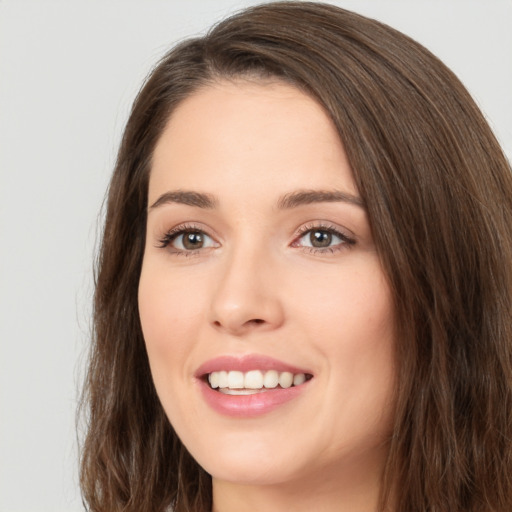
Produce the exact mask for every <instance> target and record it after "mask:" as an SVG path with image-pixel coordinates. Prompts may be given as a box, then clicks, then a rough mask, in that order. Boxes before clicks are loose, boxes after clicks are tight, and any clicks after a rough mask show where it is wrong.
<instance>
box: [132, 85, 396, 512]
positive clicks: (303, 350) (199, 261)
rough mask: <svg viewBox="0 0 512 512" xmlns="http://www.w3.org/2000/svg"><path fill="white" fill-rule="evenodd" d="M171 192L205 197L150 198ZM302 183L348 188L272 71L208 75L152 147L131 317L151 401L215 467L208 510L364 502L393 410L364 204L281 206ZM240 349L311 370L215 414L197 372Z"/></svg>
mask: <svg viewBox="0 0 512 512" xmlns="http://www.w3.org/2000/svg"><path fill="white" fill-rule="evenodd" d="M176 190H187V191H195V192H200V193H207V194H210V195H212V196H214V197H215V201H216V206H215V207H214V208H201V207H198V206H191V205H186V204H180V203H176V202H170V201H169V202H163V203H161V204H159V205H157V206H153V207H152V205H154V204H155V203H156V202H157V201H158V199H159V198H160V197H161V196H162V195H163V194H165V193H167V192H169V191H176ZM303 190H322V191H338V192H340V191H341V192H343V193H345V194H347V195H351V196H354V197H356V198H357V195H358V192H357V189H356V187H355V184H354V180H353V175H352V171H351V169H350V166H349V164H348V161H347V158H346V155H345V152H344V149H343V146H342V144H341V142H340V140H339V138H338V135H337V133H336V131H335V128H334V126H333V125H332V123H331V121H330V120H329V118H328V117H327V115H326V114H325V112H324V111H323V110H322V108H321V107H320V106H319V105H318V104H317V103H316V102H315V101H314V100H312V99H311V98H310V97H308V96H307V95H305V94H303V93H302V92H301V91H299V90H298V89H296V88H294V87H292V86H289V85H286V84H283V83H279V82H255V81H241V80H240V81H236V82H220V83H215V84H212V85H209V86H205V87H204V88H202V89H200V90H199V91H197V92H195V93H194V94H193V95H191V96H190V97H189V98H187V99H186V100H184V101H183V102H182V103H181V104H180V105H179V106H178V107H177V109H176V110H175V111H174V113H173V114H172V116H171V118H170V120H169V122H168V125H167V126H166V128H165V130H164V132H163V134H162V136H161V138H160V139H159V141H158V144H157V146H156V148H155V153H154V158H153V165H152V169H151V176H150V182H149V197H148V200H149V202H148V204H149V205H150V207H149V209H148V222H147V237H146V238H147V242H146V247H145V254H144V261H143V268H142V273H141V278H140V286H139V308H140V317H141V323H142V328H143V333H144V337H145V341H146V346H147V351H148V356H149V361H150V365H151V371H152V375H153V379H154V383H155V386H156V389H157V392H158V395H159V397H160V400H161V402H162V404H163V407H164V409H165V411H166V414H167V416H168V417H169V420H170V422H171V423H172V425H173V426H174V428H175V430H176V432H177V433H178V435H179V436H180V438H181V440H182V442H183V443H184V444H185V446H186V447H187V449H188V450H189V451H190V452H191V454H192V455H193V456H194V458H195V459H196V460H197V461H198V462H199V464H201V465H202V466H203V467H204V468H205V469H206V471H208V472H209V473H210V474H211V475H212V478H213V492H214V510H215V511H218V512H229V511H230V510H237V511H244V510H266V511H274V510H275V511H277V510H294V511H297V510H317V511H330V510H333V511H334V510H336V511H340V510H347V511H348V510H350V511H351V512H357V511H363V510H364V511H365V512H368V511H372V510H376V507H377V501H378V492H379V479H380V476H381V474H382V470H383V465H384V463H385V460H386V456H387V452H388V443H387V440H388V439H389V436H390V434H391V430H392V427H391V425H392V419H393V408H394V401H393V390H394V383H395V365H394V359H395V357H394V348H395V342H394V340H395V336H394V322H393V305H392V301H391V295H390V290H389V288H388V285H387V282H386V279H385V276H384V274H383V271H382V268H381V265H380V261H379V258H378V255H377V252H376V250H375V246H374V243H373V240H372V233H371V230H370V226H369V223H368V219H367V215H366V212H365V209H364V207H362V206H361V205H358V204H354V203H351V202H347V201H320V202H318V201H316V202H313V203H310V204H301V205H298V206H295V207H291V208H279V207H278V202H279V198H282V196H283V195H286V194H290V193H293V192H296V191H303ZM183 225H185V228H189V229H190V228H191V226H192V227H193V229H195V230H201V232H204V233H205V235H203V240H204V245H203V247H202V248H199V249H195V250H186V249H185V250H184V249H183V246H182V245H180V244H181V242H182V240H183V238H182V237H180V236H179V235H173V236H175V238H174V239H173V240H172V241H171V243H169V244H167V245H166V246H165V247H163V245H165V236H166V234H167V233H168V232H169V231H171V230H173V229H174V228H176V227H179V226H183ZM326 227H328V228H329V229H336V230H337V231H338V232H339V233H340V234H341V235H342V236H340V237H336V236H334V237H333V238H332V239H331V241H330V242H329V244H330V245H329V246H328V247H327V248H325V247H324V248H321V249H320V250H319V248H315V247H311V245H312V243H313V242H311V239H310V237H309V235H310V233H311V231H309V232H306V231H307V230H308V229H309V230H313V231H315V228H316V229H317V231H318V229H320V228H324V230H323V231H321V232H320V235H322V236H324V237H325V235H326V232H325V228H326ZM300 230H302V231H300ZM344 237H346V239H350V240H351V242H347V241H345V240H346V239H345V238H344ZM171 238H172V237H171V236H168V237H167V242H169V240H170V239H171ZM245 354H263V355H267V356H270V357H273V358H276V359H279V360H281V361H284V362H286V363H288V364H291V365H294V366H297V367H299V368H305V369H307V370H308V372H310V373H311V374H312V375H313V379H312V380H311V381H309V382H308V384H307V388H305V391H304V392H302V393H301V394H300V395H299V396H298V397H296V398H294V399H293V400H291V401H290V402H287V403H285V404H283V405H281V406H279V407H278V408H277V409H275V410H273V411H272V412H269V413H267V414H263V415H260V416H257V417H251V418H233V417H227V416H225V415H222V414H220V413H218V412H217V411H214V410H213V409H212V408H211V407H210V406H209V405H208V404H207V403H206V402H205V400H204V399H203V397H202V394H201V393H200V392H199V387H200V386H199V385H198V380H197V378H196V377H195V376H194V373H195V372H196V371H197V369H198V367H199V366H200V365H202V364H203V363H205V362H206V361H208V360H210V359H212V358H215V357H218V356H224V355H234V356H240V355H245Z"/></svg>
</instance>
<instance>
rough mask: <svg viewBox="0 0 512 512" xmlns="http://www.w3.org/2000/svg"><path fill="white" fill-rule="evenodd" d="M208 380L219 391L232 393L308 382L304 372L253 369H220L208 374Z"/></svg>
mask: <svg viewBox="0 0 512 512" xmlns="http://www.w3.org/2000/svg"><path fill="white" fill-rule="evenodd" d="M208 382H209V383H210V386H211V387H212V388H213V389H217V388H219V391H222V392H223V393H226V394H230V395H250V394H253V393H256V392H258V391H257V390H262V389H263V388H266V389H274V388H277V387H278V386H281V388H285V389H286V388H289V387H291V386H300V385H301V384H304V382H306V375H305V374H304V373H296V374H295V375H294V374H293V373H291V372H277V371H275V370H268V371H267V372H262V371H261V370H251V371H249V372H246V373H243V372H239V371H230V372H227V371H220V372H212V373H210V374H209V375H208Z"/></svg>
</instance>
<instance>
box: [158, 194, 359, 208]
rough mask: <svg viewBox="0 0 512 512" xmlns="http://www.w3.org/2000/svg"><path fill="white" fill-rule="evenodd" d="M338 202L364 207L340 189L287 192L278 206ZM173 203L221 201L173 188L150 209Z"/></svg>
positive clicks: (207, 204) (205, 205)
mask: <svg viewBox="0 0 512 512" xmlns="http://www.w3.org/2000/svg"><path fill="white" fill-rule="evenodd" d="M338 202H342V203H348V204H351V205H354V206H359V207H360V208H364V203H363V200H362V199H361V198H360V197H358V196H355V195H353V194H349V193H347V192H342V191H340V190H297V191H295V192H290V193H289V194H285V195H283V196H281V197H280V198H279V200H278V201H277V208H278V209H279V210H289V209H291V208H296V207H298V206H303V205H307V204H314V203H338ZM172 203H177V204H185V205H188V206H195V207H197V208H203V209H206V210H212V209H215V208H216V207H217V206H218V203H219V202H218V200H217V198H216V197H215V196H213V195H211V194H205V193H203V192H194V191H190V190H173V191H169V192H166V193H165V194H162V195H161V196H160V197H159V198H158V199H157V200H156V201H155V202H154V203H153V204H152V205H151V206H150V209H153V208H157V207H159V206H162V205H164V204H172Z"/></svg>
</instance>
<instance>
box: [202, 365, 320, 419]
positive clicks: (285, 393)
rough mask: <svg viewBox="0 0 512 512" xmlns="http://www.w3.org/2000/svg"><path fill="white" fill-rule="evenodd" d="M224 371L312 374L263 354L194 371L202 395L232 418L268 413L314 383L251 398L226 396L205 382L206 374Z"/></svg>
mask: <svg viewBox="0 0 512 512" xmlns="http://www.w3.org/2000/svg"><path fill="white" fill-rule="evenodd" d="M222 370H225V371H240V372H248V371H250V370H276V371H278V372H291V373H306V374H309V375H311V372H308V371H307V370H303V369H300V368H297V367H295V366H292V365H289V364H287V363H283V362H282V361H279V360H277V359H273V358H271V357H268V356H263V355H248V356H242V357H234V356H223V357H217V358H215V359H212V360H210V361H207V362H206V363H204V364H202V365H201V366H200V367H199V368H198V370H197V371H196V372H195V377H196V378H197V379H198V380H197V382H198V384H199V387H200V391H201V394H202V396H203V398H204V400H205V401H206V403H207V404H208V405H209V406H210V407H211V408H212V409H213V410H214V411H216V412H218V413H220V414H222V415H224V416H231V417H239V418H251V417H255V416H260V415H262V414H267V413H269V412H271V411H273V410H275V409H277V408H278V407H280V406H282V405H284V404H286V403H288V402H290V401H291V400H293V399H294V398H296V397H298V396H300V395H301V394H302V393H303V392H304V391H306V390H307V388H308V387H309V383H310V382H311V381H310V380H308V381H306V382H305V383H304V384H301V385H300V386H292V387H290V388H287V389H283V388H276V389H269V390H267V391H262V392H260V393H255V394H252V395H225V394H224V393H221V392H220V391H215V390H213V389H211V388H210V386H209V384H208V383H207V382H206V379H205V376H206V375H207V374H209V373H211V372H216V371H222Z"/></svg>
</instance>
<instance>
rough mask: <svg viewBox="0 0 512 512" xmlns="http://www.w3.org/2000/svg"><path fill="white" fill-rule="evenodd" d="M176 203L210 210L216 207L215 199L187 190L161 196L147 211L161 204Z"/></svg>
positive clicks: (174, 191)
mask: <svg viewBox="0 0 512 512" xmlns="http://www.w3.org/2000/svg"><path fill="white" fill-rule="evenodd" d="M169 203H178V204H186V205H188V206H196V207H198V208H205V209H208V210H211V209H213V208H215V207H216V206H217V199H216V198H215V197H214V196H212V195H211V194H203V193H202V192H192V191H189V190H173V191H170V192H166V193H165V194H162V195H161V196H160V197H159V198H158V199H157V200H156V201H155V202H154V203H153V204H152V205H151V206H150V207H149V209H150V210H151V209H153V208H157V207H158V206H162V205H163V204H169Z"/></svg>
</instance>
